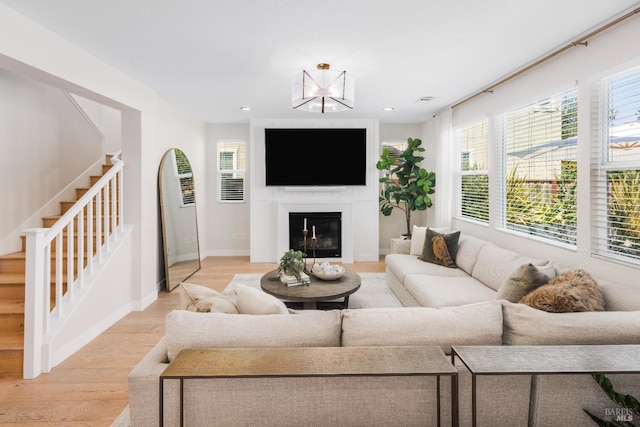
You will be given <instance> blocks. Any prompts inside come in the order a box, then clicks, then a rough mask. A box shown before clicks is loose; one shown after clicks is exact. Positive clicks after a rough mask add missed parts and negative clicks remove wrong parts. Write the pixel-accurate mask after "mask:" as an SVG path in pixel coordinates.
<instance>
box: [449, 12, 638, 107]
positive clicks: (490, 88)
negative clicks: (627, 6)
mask: <svg viewBox="0 0 640 427" xmlns="http://www.w3.org/2000/svg"><path fill="white" fill-rule="evenodd" d="M637 13H640V7H638V8H636V9H634V10H632V11H631V12H628V13H626V14H625V15H622V16H620V17H619V18H617V19H614V20H613V21H611V22H609V23H607V24H605V25H603V26H601V27H599V28H596V29H595V30H594V31H592V32H590V33H589V34H587V35H586V36H583V37H580V38H579V39H577V40H575V41H573V42H571V43H569V44H568V45H566V46H563V47H561V48H559V49H557V50H554V51H553V52H551V53H549V54H547V55H545V56H543V57H542V58H540V59H538V60H536V61H534V62H532V63H530V64H529V65H527V66H525V67H523V68H521V69H519V70H517V71H515V72H513V73H511V74H509V75H508V76H506V77H505V78H503V79H501V80H499V81H497V82H495V83H492V84H491V85H489V86H487V87H486V88H484V89H482V90H480V91H478V92H476V93H474V94H473V95H470V96H468V97H466V98H464V99H463V100H461V101H458V102H456V103H455V104H453V105H452V106H451V108H452V109H453V108H456V107H458V106H460V105H462V104H464V103H465V102H467V101H470V100H472V99H474V98H476V97H478V96H480V95H482V94H483V93H491V92H493V89H495V88H496V87H498V86H500V85H501V84H504V83H506V82H508V81H509V80H511V79H514V78H516V77H518V76H519V75H521V74H524V73H526V72H527V71H529V70H531V69H532V68H535V67H537V66H538V65H540V64H542V63H544V62H547V61H548V60H550V59H551V58H554V57H556V56H558V55H560V54H561V53H563V52H565V51H567V50H569V49H571V48H573V47H576V46H587V43H588V41H587V40H588V39H590V38H591V37H593V36H595V35H597V34H600V33H601V32H603V31H605V30H608V29H609V28H611V27H613V26H614V25H617V24H619V23H620V22H622V21H624V20H626V19H628V18H631V17H632V16H634V15H635V14H637Z"/></svg>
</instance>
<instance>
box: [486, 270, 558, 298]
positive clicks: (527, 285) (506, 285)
mask: <svg viewBox="0 0 640 427" xmlns="http://www.w3.org/2000/svg"><path fill="white" fill-rule="evenodd" d="M548 281H549V278H548V277H547V276H546V274H544V273H543V272H541V271H539V270H538V269H537V268H536V266H535V265H533V264H531V263H529V264H523V265H521V266H520V267H518V268H516V269H515V270H514V271H513V273H511V274H510V275H509V277H507V278H506V279H505V280H504V282H502V284H501V285H500V287H499V288H498V293H497V294H496V298H497V299H506V300H507V301H509V302H519V301H520V300H521V299H522V297H524V296H525V295H527V294H528V293H529V292H531V291H533V290H534V289H536V288H538V287H539V286H541V285H544V284H545V283H547V282H548Z"/></svg>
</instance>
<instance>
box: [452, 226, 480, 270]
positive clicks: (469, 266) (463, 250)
mask: <svg viewBox="0 0 640 427" xmlns="http://www.w3.org/2000/svg"><path fill="white" fill-rule="evenodd" d="M486 243H487V242H486V241H485V240H482V239H478V238H477V237H473V236H469V235H468V234H461V235H460V240H458V253H457V254H456V265H457V266H458V268H460V269H462V270H463V271H464V272H465V273H467V274H468V275H471V273H472V272H473V267H475V265H476V261H477V260H478V255H479V254H480V251H481V250H482V248H483V247H484V245H485V244H486Z"/></svg>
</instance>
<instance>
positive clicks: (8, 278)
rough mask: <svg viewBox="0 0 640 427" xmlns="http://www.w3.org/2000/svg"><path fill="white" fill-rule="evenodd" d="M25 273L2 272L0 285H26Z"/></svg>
mask: <svg viewBox="0 0 640 427" xmlns="http://www.w3.org/2000/svg"><path fill="white" fill-rule="evenodd" d="M24 284H25V281H24V273H0V285H24Z"/></svg>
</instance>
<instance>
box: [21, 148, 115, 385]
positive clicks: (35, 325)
mask: <svg viewBox="0 0 640 427" xmlns="http://www.w3.org/2000/svg"><path fill="white" fill-rule="evenodd" d="M111 163H112V165H113V166H112V167H111V168H110V169H109V170H108V171H107V172H106V173H105V174H104V175H103V176H102V177H101V178H100V179H99V180H98V182H96V184H94V185H93V186H92V187H91V188H90V189H89V190H88V191H87V192H86V193H85V194H84V195H82V197H80V199H78V201H77V202H76V203H75V204H74V205H73V206H72V207H71V208H70V209H69V210H68V211H67V212H65V213H64V214H63V215H62V217H61V218H60V219H59V220H58V221H56V223H55V224H54V225H53V226H51V228H35V229H30V230H25V234H26V239H27V248H26V286H25V308H24V311H25V313H24V317H25V319H24V320H25V321H24V369H23V376H24V378H26V379H31V378H35V377H37V376H38V375H40V374H41V373H42V372H49V371H50V370H51V368H52V366H51V354H49V351H48V348H49V346H47V345H45V344H46V343H47V340H48V337H49V336H51V335H52V334H53V333H54V332H55V330H54V329H55V326H54V325H60V324H63V323H64V317H65V315H68V313H67V311H68V309H70V308H71V307H72V305H73V304H74V303H75V302H76V301H75V291H76V290H79V289H82V288H83V287H84V286H85V279H86V278H87V277H90V276H91V275H92V273H93V270H94V264H96V263H99V262H101V261H102V259H103V254H104V253H105V252H108V251H109V248H110V242H113V241H117V240H118V239H119V237H120V236H121V235H122V233H123V231H124V225H123V207H124V205H123V191H122V190H123V168H124V163H123V162H122V160H121V159H120V154H119V153H118V154H117V155H116V156H113V157H112V158H111ZM65 239H66V252H65V250H64V247H63V245H65ZM65 257H66V262H65ZM52 287H53V288H54V292H53V295H52V294H51V290H52Z"/></svg>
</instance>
